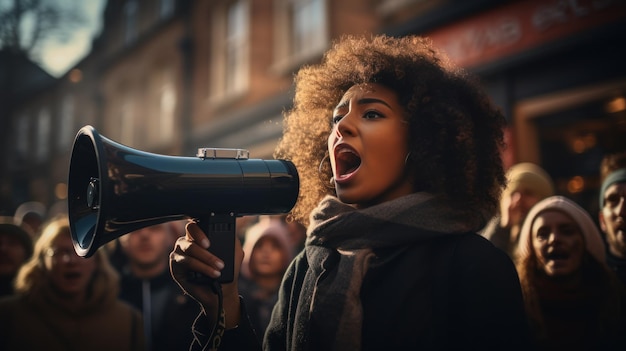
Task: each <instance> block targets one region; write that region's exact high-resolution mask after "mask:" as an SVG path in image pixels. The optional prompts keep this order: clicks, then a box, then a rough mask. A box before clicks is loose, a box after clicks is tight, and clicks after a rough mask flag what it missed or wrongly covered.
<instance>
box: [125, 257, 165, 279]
mask: <svg viewBox="0 0 626 351" xmlns="http://www.w3.org/2000/svg"><path fill="white" fill-rule="evenodd" d="M167 264H168V262H167V261H159V262H156V263H153V264H140V263H136V262H131V264H130V271H131V272H132V273H133V275H134V276H135V277H137V278H139V279H150V278H154V277H156V276H158V275H159V274H161V273H163V271H164V270H165V269H167V267H168V266H167Z"/></svg>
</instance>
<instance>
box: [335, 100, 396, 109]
mask: <svg viewBox="0 0 626 351" xmlns="http://www.w3.org/2000/svg"><path fill="white" fill-rule="evenodd" d="M349 102H350V100H345V101H343V102H340V103H339V104H338V105H337V106H336V107H335V110H337V109H340V108H343V107H346V106H348V103H349ZM356 103H357V104H359V105H367V104H376V103H378V104H383V105H385V106H387V107H389V108H390V109H391V110H393V108H392V107H391V105H389V104H388V103H387V102H385V101H384V100H381V99H376V98H362V99H359V100H357V102H356Z"/></svg>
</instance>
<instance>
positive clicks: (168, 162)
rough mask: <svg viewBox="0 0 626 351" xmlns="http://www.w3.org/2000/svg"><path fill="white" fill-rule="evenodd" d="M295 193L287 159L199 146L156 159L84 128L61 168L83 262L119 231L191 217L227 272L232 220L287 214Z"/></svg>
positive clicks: (293, 173) (295, 177)
mask: <svg viewBox="0 0 626 351" xmlns="http://www.w3.org/2000/svg"><path fill="white" fill-rule="evenodd" d="M298 190H299V178H298V173H297V170H296V168H295V166H294V165H293V163H291V162H290V161H286V160H261V159H249V158H248V151H247V150H242V149H213V148H201V149H199V150H198V154H197V155H196V157H177V156H166V155H158V154H154V153H149V152H145V151H140V150H136V149H132V148H130V147H128V146H125V145H122V144H118V143H116V142H114V141H112V140H109V139H107V138H105V137H104V136H101V135H100V134H98V132H97V131H96V130H95V129H94V128H93V127H92V126H85V127H83V128H81V129H80V130H79V131H78V133H77V135H76V138H75V139H74V145H73V148H72V155H71V159H70V167H69V179H68V207H69V208H68V212H69V220H70V231H71V235H72V241H73V243H74V249H75V250H76V252H77V254H78V255H80V256H83V257H90V256H91V255H93V254H94V253H95V252H96V250H97V249H98V248H99V247H101V246H102V245H104V244H106V243H108V242H110V241H112V240H114V239H116V238H118V237H120V236H122V235H124V234H126V233H130V232H132V231H135V230H137V229H140V228H143V227H147V226H150V225H154V224H159V223H163V222H168V221H173V220H179V219H184V218H195V219H198V220H199V224H200V225H201V226H202V227H203V229H204V231H205V232H206V233H207V235H209V236H210V237H209V239H210V240H211V243H212V245H211V246H212V248H211V249H210V250H211V251H212V252H213V253H214V254H216V256H218V257H220V258H221V259H222V260H224V261H225V263H227V264H226V265H227V267H228V263H229V261H232V260H233V259H234V240H235V219H236V217H237V216H244V215H253V214H279V213H287V212H289V211H290V210H291V208H292V207H293V206H294V204H295V202H296V200H297V197H298ZM212 234H215V235H213V236H212ZM222 244H223V245H224V246H225V247H224V248H223V249H219V248H218V246H219V245H222ZM231 248H232V250H231ZM214 250H218V251H219V253H218V252H216V251H214ZM222 250H223V251H222ZM226 251H229V252H226ZM233 266H234V265H233ZM230 268H231V269H232V268H233V267H230ZM229 279H230V280H232V272H228V271H223V272H222V278H221V279H220V281H222V282H226V281H229Z"/></svg>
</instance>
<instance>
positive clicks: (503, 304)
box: [265, 234, 531, 350]
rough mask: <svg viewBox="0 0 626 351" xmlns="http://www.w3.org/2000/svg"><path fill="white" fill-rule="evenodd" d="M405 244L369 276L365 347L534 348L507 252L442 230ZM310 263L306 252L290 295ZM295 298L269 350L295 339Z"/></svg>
mask: <svg viewBox="0 0 626 351" xmlns="http://www.w3.org/2000/svg"><path fill="white" fill-rule="evenodd" d="M400 250H401V252H400V253H399V254H398V255H397V256H396V257H394V258H393V259H391V260H389V261H388V262H386V263H385V264H384V265H382V266H379V267H372V268H370V270H369V271H368V273H367V274H366V276H365V280H364V282H363V287H362V290H361V299H362V304H363V310H364V322H363V337H362V340H363V342H362V345H363V350H418V349H419V350H454V349H456V350H459V349H466V350H505V349H506V350H515V349H519V350H528V349H531V346H530V334H529V329H528V324H527V320H526V316H525V312H524V305H523V301H522V294H521V289H520V285H519V281H518V279H517V273H516V271H515V267H514V266H513V263H512V262H511V260H510V259H509V258H508V257H507V256H506V255H505V254H504V253H503V252H502V251H500V250H498V249H496V248H495V247H494V246H493V245H492V244H491V243H490V242H488V241H487V240H486V239H484V238H482V237H481V236H479V235H477V234H460V235H447V236H441V238H438V239H432V240H429V241H427V242H422V243H419V244H416V245H414V246H412V247H408V248H404V249H400ZM397 253H398V251H397V250H387V252H378V257H379V258H380V259H381V260H384V259H385V258H386V257H387V256H390V255H394V254H397ZM306 268H307V262H306V258H305V256H304V255H300V256H299V257H298V258H297V260H296V262H295V264H294V265H293V266H292V267H291V269H290V271H289V273H288V276H287V279H286V281H285V283H284V284H283V286H284V287H293V288H294V289H293V290H291V291H285V294H286V296H298V295H299V291H298V290H297V288H298V287H299V286H300V284H299V283H298V279H300V278H301V277H302V274H299V272H304V271H305V270H306ZM294 302H295V301H290V300H289V299H286V300H283V301H282V305H280V306H278V310H277V311H276V312H275V313H278V314H277V315H275V316H274V318H277V319H278V320H280V321H281V323H280V324H279V325H278V327H275V328H273V330H272V331H270V332H269V333H268V335H267V340H266V343H267V344H266V347H265V348H266V349H272V350H274V349H276V350H288V349H289V348H290V345H285V344H284V342H285V340H291V336H290V335H289V334H290V333H291V332H292V330H293V327H292V325H293V324H292V323H289V321H290V320H292V319H293V315H294V313H295V310H294V309H290V308H289V306H295V303H294ZM314 344H315V340H313V345H314ZM315 349H316V347H315V346H313V347H311V350H315Z"/></svg>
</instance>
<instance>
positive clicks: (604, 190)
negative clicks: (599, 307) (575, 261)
mask: <svg viewBox="0 0 626 351" xmlns="http://www.w3.org/2000/svg"><path fill="white" fill-rule="evenodd" d="M624 155H625V157H626V154H624ZM608 157H609V156H607V157H606V158H605V159H607V158H608ZM607 173H608V172H607ZM599 197H600V207H599V209H600V212H599V215H598V220H599V223H600V228H601V229H602V232H603V233H604V239H605V240H606V244H607V252H606V259H607V264H608V265H609V268H611V269H612V270H613V271H614V272H615V274H616V275H617V276H618V278H619V279H620V281H621V282H622V283H623V284H624V286H626V168H619V169H615V170H613V171H612V172H610V173H608V174H606V176H605V177H604V179H603V181H602V186H601V187H600V196H599Z"/></svg>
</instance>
